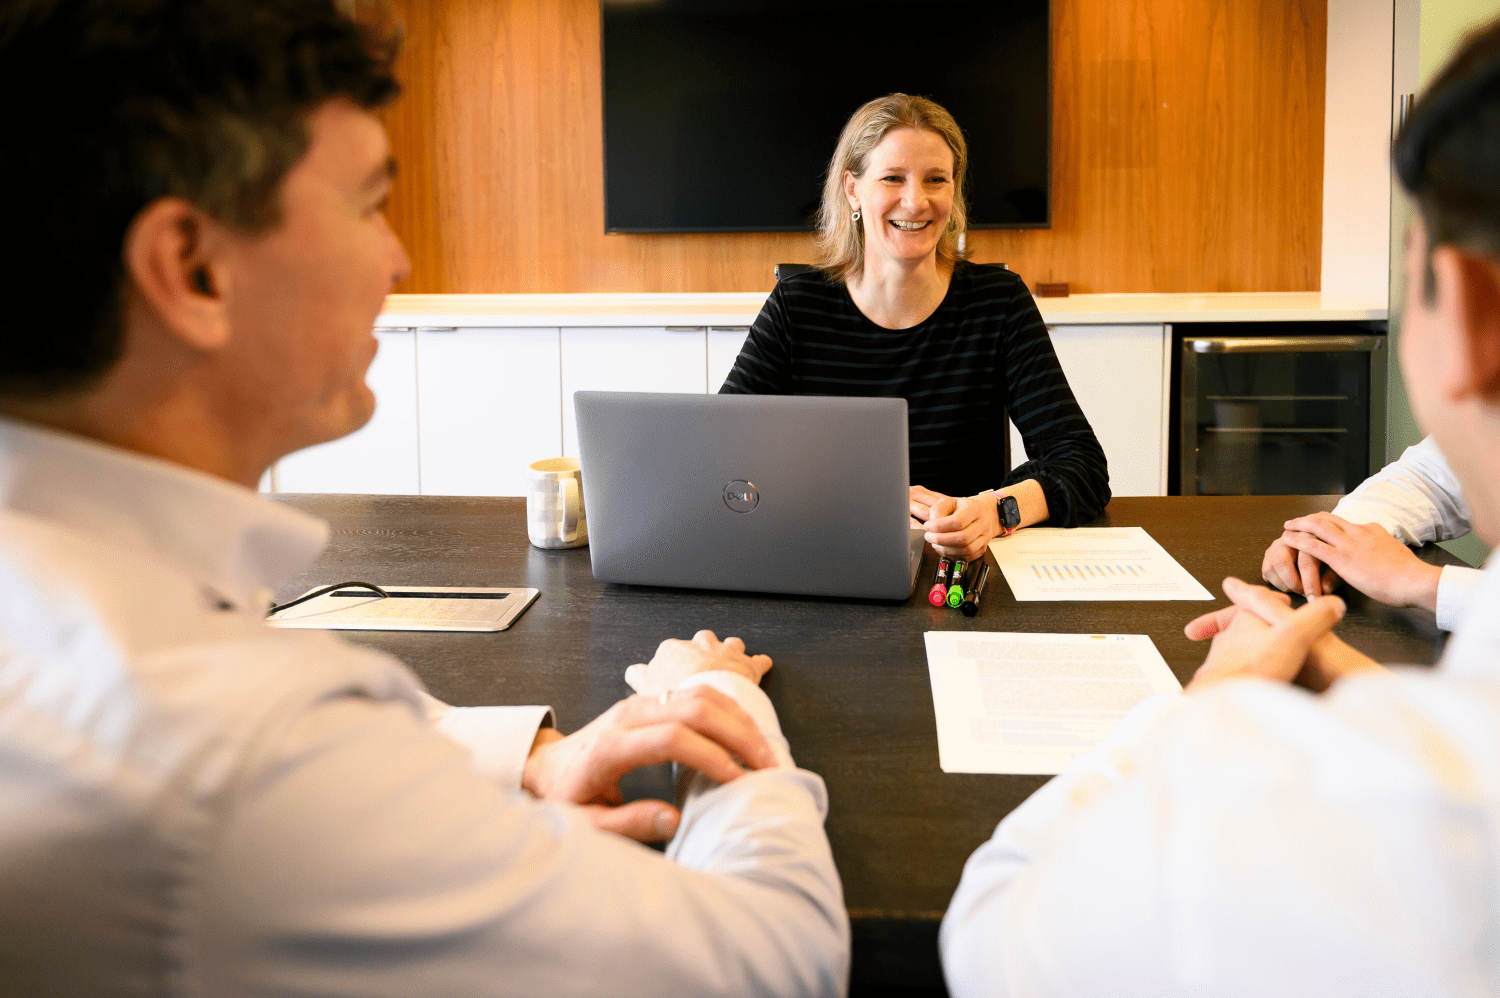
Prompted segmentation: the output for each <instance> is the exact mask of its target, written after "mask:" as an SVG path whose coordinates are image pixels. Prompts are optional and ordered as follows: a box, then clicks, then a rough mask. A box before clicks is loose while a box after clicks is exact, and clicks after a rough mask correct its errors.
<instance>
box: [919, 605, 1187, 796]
mask: <svg viewBox="0 0 1500 998" xmlns="http://www.w3.org/2000/svg"><path fill="white" fill-rule="evenodd" d="M926 638H927V674H928V677H929V678H930V679H931V680H932V704H933V708H934V709H935V710H936V711H937V733H938V763H939V765H941V766H942V768H943V772H945V773H1009V774H1018V775H1043V776H1051V775H1055V774H1057V773H1061V772H1062V771H1063V770H1064V769H1066V768H1067V766H1068V763H1070V762H1072V761H1073V757H1074V756H1077V755H1081V754H1083V753H1084V752H1087V751H1089V750H1090V749H1092V748H1094V747H1095V746H1096V745H1098V744H1099V742H1100V741H1102V740H1103V739H1104V736H1105V735H1107V734H1109V732H1110V730H1111V729H1113V728H1114V726H1115V725H1116V724H1117V723H1118V722H1119V720H1120V718H1122V717H1124V716H1125V715H1126V714H1128V713H1129V712H1130V710H1131V708H1133V707H1134V706H1135V705H1136V704H1138V703H1140V702H1141V701H1142V700H1144V699H1146V698H1147V697H1149V696H1153V695H1154V694H1157V693H1171V692H1176V691H1179V690H1181V689H1182V684H1181V683H1179V682H1178V681H1177V677H1176V676H1174V675H1172V670H1171V669H1169V668H1167V663H1166V662H1165V661H1163V660H1162V657H1161V653H1160V652H1158V651H1157V650H1156V645H1154V644H1152V643H1151V639H1150V638H1149V637H1147V636H1146V635H1144V634H1007V633H1001V632H985V631H928V632H927V634H926Z"/></svg>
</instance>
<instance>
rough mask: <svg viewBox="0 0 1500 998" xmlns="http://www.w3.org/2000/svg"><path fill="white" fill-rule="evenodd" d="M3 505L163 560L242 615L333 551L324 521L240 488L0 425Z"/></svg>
mask: <svg viewBox="0 0 1500 998" xmlns="http://www.w3.org/2000/svg"><path fill="white" fill-rule="evenodd" d="M0 507H3V508H5V509H9V510H14V511H16V512H20V513H26V514H29V515H31V516H35V517H38V518H41V519H45V520H50V521H52V522H54V523H59V524H62V525H64V526H66V527H69V528H71V529H74V530H77V531H80V532H83V533H87V534H91V535H94V536H97V537H102V538H106V539H108V540H111V541H114V542H117V543H120V544H124V545H127V546H131V547H135V548H141V549H145V550H147V551H149V552H151V553H152V554H155V555H156V556H158V557H163V558H167V559H169V560H171V561H174V562H176V563H177V564H178V565H180V566H182V567H183V568H185V569H186V570H187V571H188V572H189V573H191V574H192V575H194V576H195V577H197V578H199V579H200V580H201V581H202V582H203V583H204V584H205V585H207V586H209V587H210V588H211V589H213V590H214V591H215V592H216V593H217V594H218V595H219V596H221V597H223V598H224V599H227V600H229V601H230V602H231V603H233V604H235V605H236V606H238V607H240V608H242V609H246V608H249V609H252V610H259V609H261V607H260V605H259V604H260V603H262V602H264V594H265V591H266V590H267V589H271V588H274V587H275V586H276V585H277V584H278V583H279V582H282V581H283V580H285V579H286V578H288V577H289V576H291V575H293V574H295V573H297V572H299V571H301V570H303V569H305V568H306V567H307V566H309V565H311V564H312V562H313V561H314V560H315V559H316V558H317V557H318V555H319V554H320V553H321V552H322V550H323V547H324V545H326V544H327V543H328V525H327V524H325V523H324V522H323V521H321V520H318V519H316V518H314V517H311V516H307V515H306V514H304V513H300V512H297V511H296V510H293V509H290V508H288V507H285V506H282V505H280V504H278V503H275V502H271V501H270V500H267V499H264V498H262V497H261V496H260V495H258V494H257V493H255V492H252V491H250V490H249V489H247V488H244V487H243V486H239V485H235V484H234V483H232V482H228V481H225V480H223V479H221V478H216V477H214V476H212V475H207V474H204V473H203V472H199V471H194V470H192V469H190V468H186V467H184V466H182V465H179V464H174V463H172V462H170V461H165V460H162V459H160V458H154V457H147V456H145V455H142V454H137V453H135V452H133V451H127V450H123V449H121V448H118V447H111V446H108V445H106V444H101V443H98V442H97V441H93V440H89V439H86V438H84V437H80V436H76V435H74V434H71V433H63V432H59V431H56V430H50V429H46V428H43V427H39V426H35V425H33V424H29V423H21V422H17V421H14V420H8V419H3V418H0Z"/></svg>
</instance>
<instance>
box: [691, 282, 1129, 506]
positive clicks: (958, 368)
mask: <svg viewBox="0 0 1500 998" xmlns="http://www.w3.org/2000/svg"><path fill="white" fill-rule="evenodd" d="M719 391H720V392H721V393H738V394H747V395H845V396H848V395H855V396H877V397H884V398H904V399H906V404H907V419H908V424H909V429H908V442H909V445H910V448H911V483H912V484H913V485H924V486H926V487H927V488H929V489H932V490H933V491H934V492H941V493H944V494H946V495H953V496H966V495H973V494H975V493H978V492H982V491H984V490H985V489H989V488H999V487H1000V486H1002V485H1010V484H1013V483H1015V482H1019V481H1021V480H1023V479H1026V478H1035V479H1036V480H1037V481H1038V482H1040V483H1041V486H1042V489H1043V491H1044V492H1045V493H1046V495H1047V508H1048V510H1049V511H1050V512H1051V519H1050V520H1049V521H1048V522H1049V523H1051V524H1052V525H1054V526H1076V525H1077V524H1080V523H1086V522H1088V521H1089V520H1092V519H1093V518H1094V517H1096V516H1098V515H1099V513H1100V512H1101V511H1103V509H1104V506H1105V504H1106V503H1108V502H1109V470H1108V468H1107V467H1106V466H1105V462H1104V451H1103V449H1102V448H1101V447H1100V446H1099V441H1098V439H1097V438H1095V436H1094V431H1093V428H1092V427H1090V426H1089V422H1088V419H1087V418H1086V417H1085V416H1084V415H1083V412H1082V411H1081V410H1080V409H1079V408H1078V402H1077V400H1076V399H1074V398H1073V391H1072V389H1071V388H1069V387H1068V379H1067V377H1066V376H1064V374H1063V371H1062V367H1061V366H1059V364H1058V362H1057V354H1056V353H1055V352H1054V351H1053V349H1052V340H1051V339H1050V338H1048V336H1047V327H1046V325H1045V324H1044V323H1043V322H1042V317H1041V314H1040V313H1039V312H1037V308H1036V302H1034V301H1032V299H1031V292H1030V291H1028V290H1027V289H1026V285H1025V284H1023V283H1022V282H1021V279H1020V278H1019V277H1017V276H1016V275H1015V274H1013V273H1011V272H1010V271H1008V270H1005V269H1004V268H1001V267H995V266H986V265H981V264H972V263H967V262H962V261H960V262H959V263H958V264H956V265H955V267H954V270H953V279H952V282H951V283H950V284H949V287H948V294H947V295H946V296H945V297H944V298H943V301H942V304H940V305H939V306H938V308H937V311H935V312H933V313H932V315H930V316H928V317H927V319H925V320H924V321H922V322H920V323H918V324H917V325H915V326H912V327H911V328H910V329H885V328H883V327H881V326H877V325H876V324H875V323H873V322H871V321H870V320H869V319H867V318H866V317H865V316H864V313H862V312H860V311H859V309H858V308H857V307H855V304H854V301H853V299H852V298H850V297H849V292H848V290H847V289H846V288H845V287H844V285H843V283H842V282H836V281H831V280H829V279H828V278H827V277H826V276H825V275H823V274H822V273H820V272H818V271H812V272H810V273H805V274H798V275H796V276H794V277H789V278H787V279H786V280H783V281H781V282H780V283H778V284H777V285H776V289H775V290H774V291H772V292H771V297H770V298H769V299H767V301H766V305H765V308H763V309H761V312H760V315H759V316H757V317H756V320H755V324H754V325H753V326H751V327H750V336H749V338H748V339H746V340H745V346H744V349H743V350H741V351H740V355H739V358H738V359H737V360H736V361H735V364H734V369H733V370H732V371H730V372H729V377H728V379H727V380H726V381H725V382H724V387H722V388H720V389H719ZM1007 413H1009V415H1010V418H1011V419H1012V420H1014V422H1015V424H1016V427H1017V428H1018V429H1019V430H1020V431H1021V437H1022V439H1023V440H1024V441H1025V443H1026V453H1027V455H1028V456H1029V457H1030V460H1028V461H1026V462H1025V463H1024V464H1021V465H1019V466H1017V467H1016V469H1015V470H1014V471H1007V469H1006V460H1005V453H1006V441H1007V439H1008V436H1007V430H1006V425H1005V417H1006V414H1007Z"/></svg>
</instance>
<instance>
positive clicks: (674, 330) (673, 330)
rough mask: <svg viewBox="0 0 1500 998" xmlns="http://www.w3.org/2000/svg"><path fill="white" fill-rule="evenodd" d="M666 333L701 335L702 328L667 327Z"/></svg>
mask: <svg viewBox="0 0 1500 998" xmlns="http://www.w3.org/2000/svg"><path fill="white" fill-rule="evenodd" d="M667 332H669V333H701V332H703V327H702V326H668V327H667Z"/></svg>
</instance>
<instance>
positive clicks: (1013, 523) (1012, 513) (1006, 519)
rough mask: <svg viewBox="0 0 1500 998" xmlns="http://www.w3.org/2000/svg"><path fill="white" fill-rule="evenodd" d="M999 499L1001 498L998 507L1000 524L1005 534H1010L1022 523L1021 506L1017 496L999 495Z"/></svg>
mask: <svg viewBox="0 0 1500 998" xmlns="http://www.w3.org/2000/svg"><path fill="white" fill-rule="evenodd" d="M997 499H998V500H999V505H998V507H997V509H998V510H999V513H1000V526H1001V528H1002V529H1003V530H1004V531H1005V534H1008V533H1010V532H1011V531H1012V530H1015V529H1016V528H1017V527H1019V526H1020V525H1021V506H1020V504H1019V503H1017V502H1016V497H1015V496H998V497H997ZM1005 534H1001V536H1002V537H1003V536H1005Z"/></svg>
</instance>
